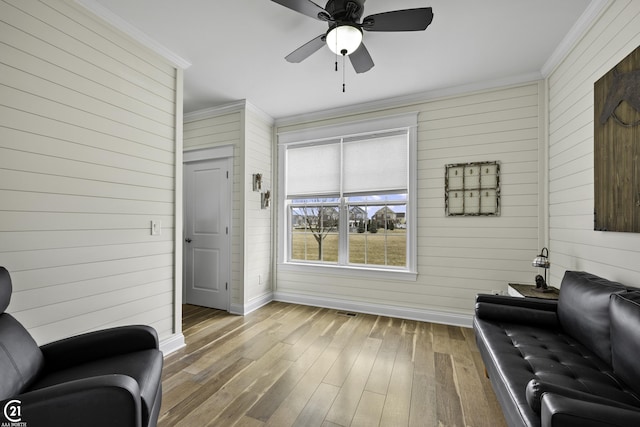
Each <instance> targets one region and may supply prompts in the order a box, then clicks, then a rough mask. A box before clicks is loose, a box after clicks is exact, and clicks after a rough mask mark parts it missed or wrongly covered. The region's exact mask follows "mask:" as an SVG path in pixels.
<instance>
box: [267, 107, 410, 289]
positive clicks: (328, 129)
mask: <svg viewBox="0 0 640 427" xmlns="http://www.w3.org/2000/svg"><path fill="white" fill-rule="evenodd" d="M417 128H418V113H417V112H411V113H405V114H400V115H394V116H384V117H379V118H374V119H368V120H361V121H354V122H348V123H341V124H337V125H328V126H319V127H310V128H305V129H300V130H292V131H284V132H278V188H279V189H280V191H278V204H277V206H276V209H277V211H278V215H277V217H278V233H277V234H278V254H277V256H278V268H279V269H282V270H286V271H292V272H300V273H306V274H330V275H336V276H343V277H367V278H372V279H376V278H377V279H380V278H385V279H388V280H408V281H415V280H416V279H417V228H418V219H417V194H416V192H417V139H418V136H417ZM398 130H407V131H408V139H409V141H408V142H409V165H408V167H409V182H408V185H407V187H408V188H407V212H406V215H407V223H408V224H409V226H408V227H407V255H406V256H407V266H406V268H404V269H398V268H397V267H394V268H390V267H386V266H378V265H336V264H318V263H308V262H304V261H290V260H288V259H287V258H288V257H287V254H288V250H289V248H288V245H289V241H288V238H287V232H288V227H287V219H288V212H287V208H286V203H285V202H286V200H285V197H286V194H285V193H286V191H285V168H284V165H285V156H286V150H287V146H288V145H289V144H292V143H306V142H313V141H320V140H325V139H335V138H348V137H353V136H359V135H366V134H371V133H378V132H392V131H398Z"/></svg>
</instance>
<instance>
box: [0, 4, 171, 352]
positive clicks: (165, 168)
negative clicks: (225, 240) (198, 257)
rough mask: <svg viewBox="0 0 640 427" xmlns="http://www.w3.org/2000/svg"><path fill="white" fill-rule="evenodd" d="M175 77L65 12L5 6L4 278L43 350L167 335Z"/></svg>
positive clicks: (93, 23) (89, 21)
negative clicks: (158, 224) (100, 335)
mask: <svg viewBox="0 0 640 427" xmlns="http://www.w3.org/2000/svg"><path fill="white" fill-rule="evenodd" d="M178 73H179V71H178V70H176V69H175V67H174V66H172V65H170V64H169V63H167V62H166V61H165V60H162V59H160V58H159V57H158V56H156V55H155V54H153V53H151V52H150V51H148V50H146V49H145V48H142V47H141V46H140V45H138V44H136V43H135V42H133V41H132V40H130V39H129V38H127V37H126V36H124V35H122V34H120V33H118V32H117V31H114V30H113V29H111V28H109V27H108V26H106V25H103V24H102V23H100V22H99V21H98V20H96V19H95V18H93V17H91V16H90V15H89V14H88V13H87V12H86V11H84V9H82V8H80V7H79V6H76V5H75V4H74V3H73V2H64V1H48V2H39V1H20V0H6V1H0V265H3V266H5V267H6V268H7V269H8V270H9V271H10V273H11V275H12V278H13V283H14V293H13V298H12V302H11V305H10V306H9V309H8V311H9V312H11V313H12V314H13V315H14V316H15V317H16V318H17V319H18V320H20V321H21V322H22V323H23V324H24V325H25V326H26V327H27V328H28V329H29V331H30V332H31V333H32V334H33V336H34V337H35V339H36V340H37V341H38V342H39V343H41V344H42V343H45V342H49V341H52V340H55V339H58V338H62V337H66V336H70V335H74V334H78V333H81V332H85V331H88V330H93V329H98V328H102V327H108V326H115V325H122V324H128V323H144V324H149V325H152V326H154V327H155V328H156V329H157V330H158V333H159V336H160V338H161V339H166V338H168V337H170V336H171V335H172V334H173V333H174V298H173V287H174V268H175V265H174V242H173V240H174V209H175V167H176V165H175V155H176V153H175V146H176V109H177V108H178V107H177V106H176V99H179V93H178V91H179V90H181V89H180V88H178V86H177V83H176V81H177V79H178ZM180 110H181V108H180ZM151 220H158V221H162V228H163V229H162V234H161V235H160V236H151V233H150V221H151Z"/></svg>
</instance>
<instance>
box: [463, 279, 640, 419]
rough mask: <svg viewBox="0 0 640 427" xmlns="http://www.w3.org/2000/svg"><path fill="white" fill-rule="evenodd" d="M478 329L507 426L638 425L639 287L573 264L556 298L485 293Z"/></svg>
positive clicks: (479, 306)
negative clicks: (621, 282) (581, 269)
mask: <svg viewBox="0 0 640 427" xmlns="http://www.w3.org/2000/svg"><path fill="white" fill-rule="evenodd" d="M475 313H476V315H475V318H474V323H473V327H474V331H475V336H476V342H477V344H478V348H479V349H480V354H481V355H482V359H483V361H484V364H485V368H486V371H487V375H488V376H489V379H490V381H491V384H492V386H493V389H494V391H495V393H496V396H497V398H498V401H499V402H500V405H501V407H502V410H503V413H504V416H505V419H506V421H507V424H508V425H509V426H512V427H514V426H576V427H578V426H579V427H590V426H625V427H631V426H640V290H639V289H636V288H631V287H627V286H624V285H622V284H620V283H615V282H611V281H609V280H606V279H603V278H600V277H598V276H595V275H593V274H589V273H585V272H577V271H567V272H566V274H565V276H564V278H563V280H562V284H561V286H560V297H559V299H558V300H557V301H555V300H545V299H540V298H518V297H510V296H501V295H484V294H480V295H478V296H477V298H476V306H475Z"/></svg>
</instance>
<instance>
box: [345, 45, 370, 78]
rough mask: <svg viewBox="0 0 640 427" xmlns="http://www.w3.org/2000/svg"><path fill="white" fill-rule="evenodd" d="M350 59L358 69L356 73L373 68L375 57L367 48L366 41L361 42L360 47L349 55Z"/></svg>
mask: <svg viewBox="0 0 640 427" xmlns="http://www.w3.org/2000/svg"><path fill="white" fill-rule="evenodd" d="M349 59H350V60H351V65H353V68H354V69H355V70H356V73H358V74H360V73H365V72H367V71H369V70H370V69H372V68H373V66H374V64H373V59H371V55H370V54H369V51H368V50H367V48H366V46H365V45H364V43H361V44H360V47H358V48H357V49H356V51H355V52H353V53H352V54H351V55H349Z"/></svg>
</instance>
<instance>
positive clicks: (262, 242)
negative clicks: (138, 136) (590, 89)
mask: <svg viewBox="0 0 640 427" xmlns="http://www.w3.org/2000/svg"><path fill="white" fill-rule="evenodd" d="M272 134H273V121H272V120H271V119H270V118H269V117H267V116H266V115H265V114H263V113H262V112H260V111H259V110H257V109H256V108H255V107H253V106H252V105H251V104H249V103H247V102H246V101H240V102H237V103H234V104H231V105H228V106H224V107H220V108H212V109H207V110H202V111H197V112H194V113H190V114H188V115H186V117H185V123H184V149H185V151H187V150H196V149H203V148H213V147H220V146H232V147H233V170H234V176H233V206H232V227H231V240H232V243H231V245H232V255H231V276H232V277H231V307H230V311H231V312H233V313H238V314H244V313H246V312H248V311H251V310H253V309H255V308H256V307H258V306H260V305H262V304H264V303H265V302H268V301H270V300H271V256H270V253H271V212H272V209H271V208H270V209H261V208H260V193H258V192H254V191H253V182H252V175H253V174H254V173H262V176H263V188H264V189H265V190H266V189H271V146H272Z"/></svg>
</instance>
